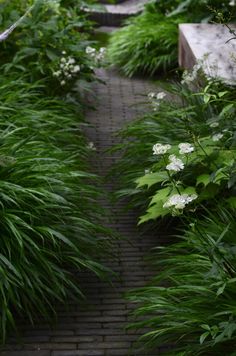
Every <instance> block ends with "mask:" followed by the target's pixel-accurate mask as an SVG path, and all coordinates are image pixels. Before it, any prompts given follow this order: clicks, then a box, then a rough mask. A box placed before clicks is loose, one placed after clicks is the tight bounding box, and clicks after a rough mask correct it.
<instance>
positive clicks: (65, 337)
mask: <svg viewBox="0 0 236 356" xmlns="http://www.w3.org/2000/svg"><path fill="white" fill-rule="evenodd" d="M98 76H99V77H100V79H102V81H104V82H105V84H103V83H97V84H95V85H94V92H95V98H96V102H95V106H96V110H94V111H93V110H91V111H89V112H88V114H87V121H88V122H90V123H91V124H92V125H93V126H92V127H90V128H88V129H86V130H87V135H88V137H89V140H91V141H93V142H94V145H95V147H96V148H97V157H98V160H97V159H96V167H95V169H96V171H97V173H98V174H100V175H106V173H107V172H108V171H109V169H110V168H111V165H112V164H113V163H114V161H115V160H116V158H117V157H116V156H115V155H114V156H112V155H111V154H110V153H107V152H106V150H107V149H108V148H109V147H111V146H112V145H113V144H114V143H115V142H117V140H118V138H117V137H115V135H114V133H116V132H117V131H118V130H119V129H120V128H121V127H122V126H123V125H124V124H126V123H127V122H129V121H130V120H133V119H134V118H136V117H137V116H138V115H139V114H140V110H141V109H140V105H138V103H140V102H141V101H142V100H143V98H142V95H145V94H147V93H148V92H150V91H151V90H153V85H152V83H151V82H148V81H145V80H142V79H132V80H131V79H127V78H123V77H121V76H120V75H118V74H116V73H115V72H113V71H111V70H108V71H106V70H99V71H98ZM120 174H122V172H120ZM113 184H114V182H112V181H111V182H107V183H106V189H107V191H108V192H110V191H111V190H112V189H113ZM104 204H105V205H106V207H107V208H108V209H109V211H110V212H112V214H111V215H112V216H113V217H114V220H113V222H112V223H111V224H110V226H111V227H112V228H114V229H115V230H116V231H118V232H119V233H120V234H121V235H122V236H124V237H125V239H122V240H120V241H119V242H117V246H115V249H116V250H117V251H116V252H118V258H117V259H115V258H113V259H112V260H111V261H110V262H109V266H110V267H111V268H112V269H113V270H114V271H115V272H117V273H118V275H119V276H120V278H119V279H118V278H114V282H113V285H110V284H108V283H107V282H101V281H99V280H98V279H96V278H95V277H93V276H90V275H84V276H83V279H84V282H83V284H84V290H85V291H86V295H87V297H88V299H87V301H86V303H85V305H84V307H81V303H80V302H78V305H77V304H75V303H72V304H69V306H68V307H67V308H66V307H62V309H61V310H60V311H59V317H58V322H57V323H56V326H55V327H54V328H53V329H51V328H49V327H48V326H46V325H44V324H42V325H37V326H36V327H35V328H34V329H33V328H32V327H29V326H27V325H26V326H25V325H22V328H21V329H22V330H23V335H24V337H23V341H22V345H18V346H16V345H14V342H12V343H11V345H8V346H7V348H8V349H7V350H6V351H2V353H1V355H2V356H36V355H37V356H76V355H79V356H92V355H94V356H100V355H104V356H105V355H106V356H109V355H110V356H115V355H119V356H126V355H142V356H144V355H145V352H144V351H140V352H138V351H135V350H134V349H132V345H133V343H134V341H135V340H137V336H138V335H137V333H136V332H135V331H133V330H132V331H130V330H126V329H125V326H127V321H128V320H129V313H130V311H131V310H132V306H131V305H130V304H129V303H128V302H127V300H125V299H124V296H123V295H124V293H125V292H126V291H128V290H129V289H132V288H133V287H139V286H143V285H144V284H145V283H146V282H147V281H148V280H149V279H150V274H151V271H150V269H149V266H148V264H147V263H146V262H145V260H144V256H145V255H146V254H147V253H148V251H149V250H150V248H152V247H153V246H156V245H157V244H160V243H161V242H162V241H161V240H162V239H164V236H162V237H161V236H150V235H149V234H147V233H146V234H141V232H140V231H138V229H137V227H136V223H137V219H136V215H135V213H134V212H128V213H127V212H124V210H123V209H122V208H123V207H124V206H123V204H121V203H120V204H118V205H115V206H113V205H111V203H109V202H107V200H106V199H105V198H104ZM104 219H105V220H106V217H104ZM80 278H81V277H80ZM160 353H161V350H157V351H156V352H155V356H156V355H158V354H160ZM149 355H152V356H154V354H153V353H152V354H149Z"/></svg>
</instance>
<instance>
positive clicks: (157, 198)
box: [149, 187, 171, 206]
mask: <svg viewBox="0 0 236 356" xmlns="http://www.w3.org/2000/svg"><path fill="white" fill-rule="evenodd" d="M170 191H171V188H170V187H167V188H163V189H159V190H158V191H157V192H156V194H155V195H154V196H153V198H152V200H151V202H150V204H149V206H151V205H153V204H157V203H159V202H162V203H163V202H164V203H165V202H166V200H167V197H168V195H169V194H170Z"/></svg>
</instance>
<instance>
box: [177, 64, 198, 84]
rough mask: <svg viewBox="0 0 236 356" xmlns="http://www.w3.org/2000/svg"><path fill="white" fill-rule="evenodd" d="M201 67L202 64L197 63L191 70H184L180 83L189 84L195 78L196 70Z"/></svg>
mask: <svg viewBox="0 0 236 356" xmlns="http://www.w3.org/2000/svg"><path fill="white" fill-rule="evenodd" d="M201 68H202V64H200V63H197V64H195V65H194V66H193V69H192V70H191V71H189V70H185V71H184V72H183V75H182V81H181V84H187V85H188V84H191V83H192V82H194V80H195V79H197V76H198V72H199V70H200V69H201Z"/></svg>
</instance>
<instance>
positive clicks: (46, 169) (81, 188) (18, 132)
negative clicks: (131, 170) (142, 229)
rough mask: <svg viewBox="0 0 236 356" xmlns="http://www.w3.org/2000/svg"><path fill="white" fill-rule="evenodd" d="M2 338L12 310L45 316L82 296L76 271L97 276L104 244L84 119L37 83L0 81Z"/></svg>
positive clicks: (100, 271)
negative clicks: (46, 94)
mask: <svg viewBox="0 0 236 356" xmlns="http://www.w3.org/2000/svg"><path fill="white" fill-rule="evenodd" d="M0 88H1V95H0V102H1V105H0V111H1V120H0V141H1V146H0V151H1V153H0V156H1V159H0V196H1V205H0V215H1V219H0V220H1V223H0V230H1V236H2V238H1V246H0V270H1V276H2V284H1V296H0V304H1V330H0V334H1V338H4V336H5V329H6V326H7V325H8V323H9V322H11V323H14V314H13V311H17V313H18V314H21V315H23V316H26V317H28V318H29V319H30V320H31V319H35V318H36V316H37V314H40V315H41V316H44V317H46V316H47V314H48V312H49V314H50V312H51V311H52V310H53V308H54V307H53V306H54V304H55V301H56V300H57V301H61V300H63V299H64V298H66V296H68V294H72V295H73V294H74V295H76V296H77V297H78V295H81V291H80V287H79V283H78V282H79V280H78V279H79V277H76V275H75V274H74V272H75V271H76V272H77V271H80V270H84V269H88V270H91V271H93V272H95V273H97V274H98V275H100V276H103V275H105V274H106V269H105V268H104V267H103V266H102V265H100V264H99V258H100V256H101V255H103V254H104V252H105V251H106V250H107V248H108V247H109V240H108V238H107V236H108V234H109V231H107V230H106V229H105V228H103V227H102V225H101V224H99V222H101V220H100V217H101V213H102V212H101V207H100V206H99V207H98V204H97V203H96V201H97V199H98V197H99V195H100V193H99V189H98V188H96V186H98V185H99V182H98V180H97V178H96V177H95V176H94V175H93V174H92V173H89V171H88V167H87V162H86V161H88V158H89V152H90V151H91V149H89V147H88V144H87V143H86V141H85V139H84V138H83V136H82V134H81V129H80V123H81V115H80V114H79V113H76V112H75V111H74V110H73V109H72V107H70V106H68V105H65V103H64V102H61V101H59V100H56V99H49V98H45V97H43V96H41V95H40V94H39V92H40V91H41V89H42V88H41V87H40V86H39V85H38V84H35V85H34V86H33V87H32V85H28V84H26V83H25V81H24V79H22V78H20V79H17V78H14V77H12V76H11V77H3V78H2V79H1V81H0Z"/></svg>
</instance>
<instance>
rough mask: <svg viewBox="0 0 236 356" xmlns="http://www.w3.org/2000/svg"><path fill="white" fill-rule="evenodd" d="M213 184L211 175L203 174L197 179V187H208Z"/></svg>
mask: <svg viewBox="0 0 236 356" xmlns="http://www.w3.org/2000/svg"><path fill="white" fill-rule="evenodd" d="M210 182H211V176H210V174H201V175H200V176H198V177H197V184H196V185H197V186H198V185H199V184H203V185H204V187H206V186H207V185H208V184H209V183H210Z"/></svg>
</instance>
